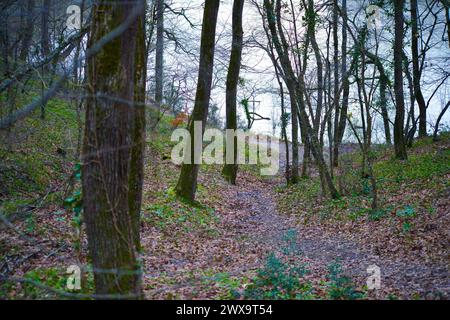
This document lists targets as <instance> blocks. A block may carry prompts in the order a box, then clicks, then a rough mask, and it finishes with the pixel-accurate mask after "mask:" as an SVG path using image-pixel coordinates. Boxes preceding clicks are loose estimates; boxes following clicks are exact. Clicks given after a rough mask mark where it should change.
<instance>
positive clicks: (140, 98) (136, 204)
mask: <svg viewBox="0 0 450 320" xmlns="http://www.w3.org/2000/svg"><path fill="white" fill-rule="evenodd" d="M138 19H139V20H138V25H137V40H136V55H135V59H136V61H135V74H134V101H135V103H136V104H135V106H134V108H133V109H132V118H133V119H132V123H133V128H132V141H133V144H132V147H131V160H130V177H129V183H128V185H129V191H128V203H129V210H130V216H131V222H132V226H133V235H134V241H135V245H136V250H137V251H140V249H141V246H140V213H141V204H142V187H143V181H144V152H145V102H146V99H145V97H146V94H145V93H146V90H145V85H146V79H147V55H146V52H147V50H146V46H145V20H144V16H140V17H138Z"/></svg>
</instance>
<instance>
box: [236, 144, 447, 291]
mask: <svg viewBox="0 0 450 320" xmlns="http://www.w3.org/2000/svg"><path fill="white" fill-rule="evenodd" d="M284 152H285V151H284V145H283V144H280V170H279V174H278V176H275V177H273V178H272V179H263V180H261V179H260V180H259V181H252V180H249V181H240V182H241V183H238V186H237V189H238V190H237V191H236V193H235V199H230V200H231V202H232V203H236V204H237V205H239V206H242V208H243V210H245V211H247V212H248V213H247V214H243V219H242V220H241V223H242V226H241V230H240V231H241V232H243V233H246V234H248V235H249V236H250V239H249V240H250V243H253V244H254V245H260V246H263V248H264V251H265V252H273V253H280V252H281V251H282V250H283V248H284V247H285V246H286V237H287V236H289V235H290V236H289V237H292V236H294V237H295V240H294V241H295V249H296V250H297V251H298V252H299V255H298V260H299V261H298V262H299V263H306V265H307V266H308V268H309V270H310V271H311V275H310V278H311V279H313V280H318V279H320V278H322V279H324V277H326V274H327V272H328V270H327V269H328V266H330V265H331V264H333V263H335V262H338V263H339V264H340V265H341V266H342V268H343V270H344V272H345V274H346V275H348V276H350V277H351V278H352V280H353V281H354V284H355V286H357V287H359V288H362V287H363V286H364V285H365V284H366V281H367V277H369V275H370V273H368V270H367V269H368V268H369V267H370V266H373V265H376V266H378V267H379V268H380V271H381V288H380V289H376V290H371V291H368V292H367V297H369V298H378V299H386V298H387V296H388V294H392V293H394V294H395V295H397V296H399V297H401V296H402V295H403V293H402V292H408V293H411V292H415V293H417V294H419V293H420V295H421V296H422V297H425V298H427V297H429V298H442V297H446V296H447V295H448V293H449V292H450V274H449V265H448V264H441V263H437V264H436V263H431V262H429V261H423V262H419V263H417V262H413V261H409V262H405V261H404V260H401V259H394V260H392V258H391V259H387V258H383V257H381V256H380V255H379V254H377V252H376V251H377V250H376V248H373V247H372V246H371V245H370V243H369V244H368V245H367V246H364V245H361V244H360V243H357V242H355V241H352V240H351V239H348V238H347V237H345V236H344V235H341V234H340V232H339V230H336V231H335V232H333V233H331V234H330V232H325V231H324V230H321V229H320V228H317V226H309V225H307V224H302V223H299V222H298V221H297V220H296V218H295V216H289V215H283V214H280V213H279V212H278V210H277V204H276V197H277V195H276V193H275V189H276V187H277V186H279V185H280V184H281V183H284V181H283V179H284V178H283V177H282V176H281V175H282V174H283V171H284V167H285V156H284ZM299 153H300V155H301V154H302V150H300V151H299ZM300 159H301V157H300ZM240 185H241V186H242V185H245V190H244V191H242V190H239V189H240V187H239V186H240ZM374 232H376V230H374ZM291 240H292V239H291ZM291 245H292V244H291ZM386 245H389V244H386Z"/></svg>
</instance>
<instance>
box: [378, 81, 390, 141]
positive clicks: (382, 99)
mask: <svg viewBox="0 0 450 320" xmlns="http://www.w3.org/2000/svg"><path fill="white" fill-rule="evenodd" d="M386 92H387V79H386V77H385V76H384V75H381V74H380V108H381V116H382V117H383V125H384V137H385V139H386V143H387V144H388V145H391V144H392V140H391V130H390V126H389V114H388V109H387V98H386Z"/></svg>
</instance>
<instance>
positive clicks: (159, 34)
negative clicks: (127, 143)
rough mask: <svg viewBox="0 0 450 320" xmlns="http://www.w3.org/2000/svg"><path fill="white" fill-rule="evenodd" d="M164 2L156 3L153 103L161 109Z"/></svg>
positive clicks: (161, 0) (158, 1) (159, 0)
mask: <svg viewBox="0 0 450 320" xmlns="http://www.w3.org/2000/svg"><path fill="white" fill-rule="evenodd" d="M163 71H164V0H157V2H156V57H155V102H156V104H157V107H158V110H160V109H161V103H162V99H163V81H164V72H163Z"/></svg>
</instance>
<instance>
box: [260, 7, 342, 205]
mask: <svg viewBox="0 0 450 320" xmlns="http://www.w3.org/2000/svg"><path fill="white" fill-rule="evenodd" d="M264 8H265V11H266V13H267V21H268V25H269V29H270V33H271V36H272V40H273V44H274V47H275V49H276V51H277V53H278V56H279V58H280V63H281V66H282V68H283V71H284V74H285V81H286V85H287V86H288V90H289V95H290V97H291V99H293V100H294V101H296V102H297V103H294V108H297V111H298V112H299V117H300V123H301V124H302V126H304V130H305V133H306V136H307V137H308V140H309V142H310V146H311V151H312V153H313V155H314V158H315V159H316V162H317V166H318V168H319V173H320V175H321V181H323V182H324V183H326V185H323V188H324V189H326V188H328V190H329V192H330V195H331V197H333V198H338V197H339V193H338V192H337V190H336V188H335V187H334V184H333V180H332V178H331V175H330V172H329V171H328V167H327V165H326V163H325V160H324V158H323V154H322V153H321V151H320V150H321V148H320V145H319V142H318V139H317V136H316V135H314V131H313V128H312V127H311V124H310V123H309V119H308V115H307V113H306V108H305V104H304V102H303V101H301V100H300V99H299V98H301V97H302V92H304V90H305V84H304V79H303V75H301V76H300V79H298V81H297V79H296V78H295V75H294V71H293V69H292V65H291V63H290V61H289V54H288V52H287V48H288V45H287V41H286V39H285V37H284V33H283V29H281V28H280V25H281V22H280V18H281V17H280V16H281V13H280V12H281V1H280V0H277V3H276V11H277V18H275V14H274V10H273V2H272V1H270V0H264ZM277 22H278V30H277V26H276V23H277ZM278 34H279V35H280V38H281V42H280V39H279V38H278ZM297 90H298V92H297ZM293 169H294V168H293Z"/></svg>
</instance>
